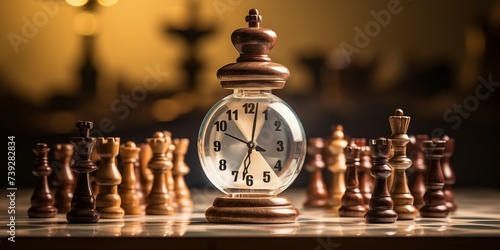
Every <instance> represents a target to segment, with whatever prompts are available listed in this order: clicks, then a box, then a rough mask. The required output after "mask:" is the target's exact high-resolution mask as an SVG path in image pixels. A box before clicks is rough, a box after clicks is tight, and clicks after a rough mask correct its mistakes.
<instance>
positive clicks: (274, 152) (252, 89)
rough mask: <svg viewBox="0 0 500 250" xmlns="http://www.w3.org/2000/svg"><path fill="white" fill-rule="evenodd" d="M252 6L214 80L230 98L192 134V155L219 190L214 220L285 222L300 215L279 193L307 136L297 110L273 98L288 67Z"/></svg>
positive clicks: (298, 164)
mask: <svg viewBox="0 0 500 250" xmlns="http://www.w3.org/2000/svg"><path fill="white" fill-rule="evenodd" d="M261 19H262V17H261V16H260V15H259V13H258V11H257V10H256V9H251V10H250V11H249V15H248V16H246V21H247V22H248V26H249V27H247V28H241V29H238V30H236V31H234V32H233V34H232V36H231V40H232V42H233V45H234V46H235V48H236V49H237V50H238V51H239V53H240V56H239V58H238V59H237V61H236V62H235V63H231V64H228V65H225V66H223V67H222V68H220V69H219V71H218V72H217V77H218V79H219V80H220V81H221V85H222V87H223V88H225V89H232V90H233V91H234V93H233V94H231V95H229V96H227V97H225V98H223V99H222V100H220V101H219V102H218V103H216V104H215V105H214V106H213V107H212V109H210V111H209V112H208V113H207V115H206V116H205V119H204V120H203V123H202V125H201V128H200V132H199V135H198V154H199V157H200V161H201V165H202V167H203V170H204V172H205V174H206V175H207V177H208V179H209V180H210V181H211V182H212V183H213V184H214V185H215V186H216V187H217V188H218V189H220V190H221V191H222V192H224V193H225V194H226V196H224V197H219V198H217V199H216V200H215V201H214V203H213V206H212V207H210V208H209V209H208V210H207V211H206V214H205V215H206V218H207V220H208V221H209V222H216V223H290V222H294V221H296V220H297V218H298V215H299V212H298V210H297V209H296V208H295V207H293V206H292V204H291V203H290V200H289V199H288V198H287V197H285V196H278V194H280V193H281V192H282V191H283V190H285V189H286V188H287V187H288V186H290V184H291V183H292V182H293V181H294V180H295V178H296V177H297V175H298V174H299V172H300V170H301V168H302V165H303V163H304V157H305V153H306V138H305V133H304V129H303V128H302V124H301V122H300V120H299V118H298V117H297V115H296V114H295V112H294V111H293V110H292V109H291V108H290V106H288V105H287V104H286V103H285V102H284V101H283V100H281V99H280V98H278V97H276V96H275V95H273V94H272V93H271V90H273V89H281V88H283V87H284V85H285V80H286V79H287V78H288V77H289V76H290V72H289V71H288V69H287V68H286V67H285V66H283V65H281V64H278V63H274V62H272V61H271V59H270V58H269V57H268V53H269V51H270V50H271V49H272V48H273V47H274V45H275V44H276V38H277V37H276V33H274V31H272V30H270V29H266V28H261V27H260V22H261Z"/></svg>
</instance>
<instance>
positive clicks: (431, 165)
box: [420, 140, 449, 218]
mask: <svg viewBox="0 0 500 250" xmlns="http://www.w3.org/2000/svg"><path fill="white" fill-rule="evenodd" d="M445 147H446V141H442V140H435V141H424V155H425V159H426V160H427V172H426V173H425V187H426V191H425V194H424V206H423V207H422V208H420V215H421V216H422V217H433V218H443V217H446V216H448V213H449V210H448V207H447V206H446V199H445V196H444V193H443V187H444V176H443V171H442V169H441V158H443V155H444V150H445Z"/></svg>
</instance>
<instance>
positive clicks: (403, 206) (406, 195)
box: [389, 109, 417, 220]
mask: <svg viewBox="0 0 500 250" xmlns="http://www.w3.org/2000/svg"><path fill="white" fill-rule="evenodd" d="M389 124H390V125H391V131H392V134H391V136H390V137H389V139H391V140H392V147H393V149H394V156H392V157H391V158H390V159H389V166H391V167H392V169H393V171H394V172H393V173H394V177H393V181H392V187H391V197H392V200H393V201H394V211H396V213H397V214H398V220H413V219H415V216H416V214H417V209H416V208H415V207H414V206H413V196H412V195H411V193H410V190H409V188H408V180H407V178H406V169H407V168H409V167H410V166H411V160H410V158H408V157H407V156H406V144H408V142H409V141H410V138H409V137H408V135H407V134H406V133H407V131H408V126H409V125H410V117H409V116H404V115H403V110H401V109H396V111H395V113H394V115H393V116H390V117H389Z"/></svg>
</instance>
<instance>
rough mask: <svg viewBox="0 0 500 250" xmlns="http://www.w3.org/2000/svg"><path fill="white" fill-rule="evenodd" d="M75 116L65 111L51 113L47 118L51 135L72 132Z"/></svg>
mask: <svg viewBox="0 0 500 250" xmlns="http://www.w3.org/2000/svg"><path fill="white" fill-rule="evenodd" d="M75 120H76V116H75V115H74V114H73V113H70V112H67V111H59V112H54V113H51V114H50V115H49V117H48V123H47V124H48V126H49V129H50V130H51V131H52V132H53V133H57V134H66V133H70V132H72V131H73V129H74V127H75Z"/></svg>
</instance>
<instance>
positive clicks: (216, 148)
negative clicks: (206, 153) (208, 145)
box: [214, 141, 221, 152]
mask: <svg viewBox="0 0 500 250" xmlns="http://www.w3.org/2000/svg"><path fill="white" fill-rule="evenodd" d="M220 149H221V143H220V141H214V151H215V152H219V151H220Z"/></svg>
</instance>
